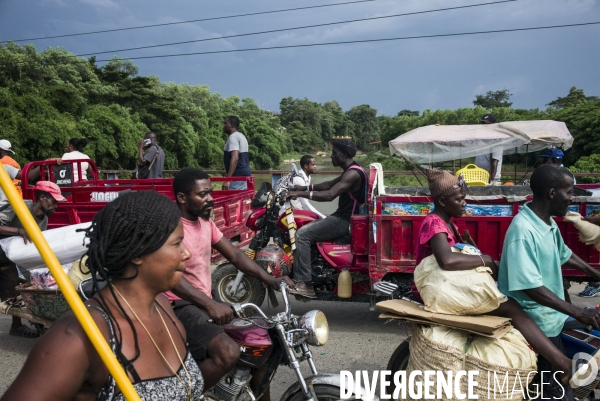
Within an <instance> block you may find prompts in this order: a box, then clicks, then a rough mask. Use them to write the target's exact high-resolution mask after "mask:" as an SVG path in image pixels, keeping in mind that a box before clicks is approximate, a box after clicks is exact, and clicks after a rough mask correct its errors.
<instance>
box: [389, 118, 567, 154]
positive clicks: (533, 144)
mask: <svg viewBox="0 0 600 401" xmlns="http://www.w3.org/2000/svg"><path fill="white" fill-rule="evenodd" d="M572 145H573V137H572V136H571V133H570V132H569V130H568V129H567V126H566V125H565V123H563V122H561V121H552V120H536V121H507V122H502V123H497V124H476V125H428V126H426V127H420V128H417V129H414V130H412V131H409V132H407V133H405V134H403V135H400V136H399V137H398V138H396V139H394V140H392V141H390V153H391V154H392V155H398V156H401V157H404V158H405V159H407V160H409V161H411V162H413V163H416V164H429V163H435V162H442V161H447V160H458V159H463V158H466V157H474V156H479V155H483V154H486V153H491V152H492V150H502V151H503V152H504V154H512V153H515V151H516V152H517V153H527V152H536V151H539V150H542V149H547V148H550V147H553V146H554V147H561V148H562V149H564V150H566V149H568V148H570V147H571V146H572Z"/></svg>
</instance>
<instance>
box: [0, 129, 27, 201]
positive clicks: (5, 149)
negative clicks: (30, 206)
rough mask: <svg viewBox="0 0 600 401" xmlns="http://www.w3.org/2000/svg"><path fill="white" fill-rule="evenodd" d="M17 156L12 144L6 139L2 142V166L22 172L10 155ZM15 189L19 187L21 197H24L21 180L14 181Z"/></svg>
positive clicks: (0, 147)
mask: <svg viewBox="0 0 600 401" xmlns="http://www.w3.org/2000/svg"><path fill="white" fill-rule="evenodd" d="M11 153H12V154H13V155H14V154H15V152H14V151H13V150H12V149H11V144H10V142H9V141H7V140H6V139H2V140H0V162H2V164H6V165H8V166H11V167H14V168H16V169H17V170H21V165H20V164H19V163H18V162H17V161H16V160H15V159H13V158H12V157H11V156H10V154H11ZM13 183H14V184H15V187H17V191H19V195H21V196H23V191H22V190H21V180H13Z"/></svg>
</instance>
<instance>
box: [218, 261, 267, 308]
mask: <svg viewBox="0 0 600 401" xmlns="http://www.w3.org/2000/svg"><path fill="white" fill-rule="evenodd" d="M237 274H238V270H237V269H236V267H235V266H234V265H232V264H230V263H227V264H224V265H220V266H217V268H216V269H215V271H214V272H213V273H212V287H213V289H215V290H216V291H217V293H218V294H219V297H221V300H222V301H223V302H227V303H230V304H235V303H247V302H249V303H253V304H255V305H258V306H260V305H262V303H263V301H264V299H265V293H266V289H265V287H264V286H263V285H262V283H261V282H260V281H258V280H257V279H255V278H254V277H251V276H248V275H247V274H246V275H244V277H243V278H242V281H241V282H240V285H239V286H238V288H237V291H236V292H235V294H231V287H232V286H233V282H234V281H235V278H236V277H237Z"/></svg>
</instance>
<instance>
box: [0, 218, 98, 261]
mask: <svg viewBox="0 0 600 401" xmlns="http://www.w3.org/2000/svg"><path fill="white" fill-rule="evenodd" d="M90 224H91V223H89V222H88V223H81V224H75V225H72V226H65V227H61V228H54V229H52V230H47V231H43V232H42V235H44V237H45V238H46V241H48V245H50V248H51V249H52V251H53V252H54V254H55V255H56V258H57V259H58V261H59V262H60V264H61V265H65V264H67V263H73V262H75V261H76V260H78V259H81V257H82V256H83V254H84V253H85V252H86V251H87V244H89V240H87V239H85V242H84V238H85V233H84V232H83V231H80V232H77V230H79V229H82V228H88V227H89V226H90ZM0 247H2V250H3V251H4V252H5V253H6V257H7V258H8V259H10V260H11V261H12V262H13V263H15V264H16V265H17V266H19V268H20V269H25V270H32V269H37V268H41V267H46V263H44V260H43V259H42V255H40V253H39V252H38V250H37V248H36V247H35V245H34V244H33V243H31V242H30V243H28V244H27V245H25V244H24V242H23V238H21V237H19V236H15V237H10V238H5V239H3V240H0Z"/></svg>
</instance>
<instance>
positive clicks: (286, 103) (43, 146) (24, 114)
mask: <svg viewBox="0 0 600 401" xmlns="http://www.w3.org/2000/svg"><path fill="white" fill-rule="evenodd" d="M510 96H511V95H510V93H509V92H508V90H502V91H497V92H488V93H487V94H486V95H485V96H478V97H477V98H476V99H475V101H474V103H475V104H476V105H477V106H476V107H474V108H464V109H458V110H436V111H432V110H425V111H424V112H423V113H422V114H420V113H419V111H411V110H402V111H400V112H398V113H397V115H396V116H394V117H391V116H377V110H375V109H373V108H372V107H370V106H369V105H366V104H364V105H359V106H355V107H352V108H351V109H349V110H347V111H344V110H342V108H341V107H340V105H339V104H338V103H337V102H336V101H330V102H325V103H323V104H320V103H316V102H312V101H310V100H308V99H295V98H292V97H287V98H284V99H282V100H281V103H280V112H279V113H272V112H270V111H267V110H263V109H261V108H260V107H258V105H257V104H256V103H255V102H254V100H252V99H250V98H246V99H240V98H239V97H237V96H232V97H228V98H223V97H221V96H220V95H219V94H218V93H215V92H210V90H209V88H208V87H207V86H205V85H194V86H193V85H187V84H174V83H162V82H160V80H159V79H158V78H157V77H155V76H146V77H144V76H140V75H138V69H137V67H136V66H135V65H134V64H133V63H132V62H131V61H128V60H122V59H118V58H115V59H113V60H111V61H110V62H108V63H106V64H105V65H103V66H98V65H96V62H95V59H94V58H91V59H89V60H88V59H84V58H81V57H77V56H74V55H73V54H71V53H69V52H67V51H66V50H65V49H62V48H47V49H45V50H43V51H37V50H36V49H35V47H34V46H32V45H23V46H21V45H17V44H14V43H10V42H9V43H6V44H0V139H8V140H9V141H11V142H12V146H13V149H15V150H16V156H15V158H16V159H17V161H19V162H21V163H25V162H27V161H30V160H41V159H45V158H49V157H57V156H61V155H62V154H63V153H64V151H65V144H66V142H67V140H68V139H69V138H72V137H85V138H88V139H89V140H90V144H89V145H88V147H87V148H86V149H85V153H87V154H88V155H89V156H90V157H91V158H93V159H94V160H95V161H96V162H97V163H98V165H99V166H100V167H101V168H104V169H117V168H128V169H131V168H133V167H134V165H135V160H136V151H137V142H138V141H139V139H140V138H141V137H142V136H143V135H144V134H145V133H146V132H148V131H154V132H156V133H157V134H158V138H159V143H160V144H161V146H162V147H163V148H164V149H165V153H166V162H165V168H167V169H178V168H182V167H186V166H202V167H211V168H218V169H222V168H223V165H222V158H223V150H222V149H223V145H224V144H225V140H226V135H225V134H223V132H222V125H223V119H224V118H225V117H226V116H228V115H237V116H238V117H239V118H240V121H241V126H240V131H241V132H243V133H244V134H246V136H247V137H248V141H249V145H250V157H251V163H252V167H253V168H254V169H266V168H277V167H278V166H279V165H280V163H281V161H282V158H283V157H284V155H286V154H291V153H294V154H299V153H305V152H314V151H317V150H327V149H328V148H329V144H330V140H331V138H332V137H334V136H351V137H353V138H354V139H355V141H356V143H357V145H358V147H359V149H361V150H363V151H369V150H377V149H379V146H378V145H377V143H378V142H379V141H381V152H382V153H381V154H380V156H377V157H379V158H380V157H382V156H381V155H383V154H386V153H387V142H388V141H389V140H391V139H393V138H396V137H397V136H399V135H401V134H403V133H405V132H407V131H410V130H412V129H414V128H417V127H420V126H424V125H430V124H476V123H478V122H479V120H480V118H481V116H482V115H483V114H485V113H487V112H493V113H494V114H495V115H496V117H497V118H498V121H509V120H532V119H554V120H560V121H564V122H566V123H567V126H568V127H569V129H570V131H571V133H572V134H573V136H574V138H575V144H574V147H573V149H571V150H569V151H567V153H566V159H565V164H566V165H571V164H573V163H574V162H575V161H577V160H579V159H580V158H582V157H584V156H589V155H592V154H598V153H600V101H599V100H598V98H596V97H594V96H585V94H584V93H583V90H581V89H577V88H575V87H573V88H572V89H571V91H570V92H569V94H567V96H566V97H561V98H558V99H556V100H554V101H551V102H550V103H549V104H548V105H549V106H550V107H549V108H548V109H546V110H538V109H533V110H523V109H513V108H511V107H510V105H511V104H512V103H510V102H509V99H510ZM482 106H485V107H482ZM386 163H391V162H386ZM392 164H393V165H389V166H387V167H389V168H390V169H398V168H402V166H403V165H402V164H401V163H395V164H394V163H392ZM584 165H585V166H587V164H585V163H584ZM581 168H584V167H581Z"/></svg>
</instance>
